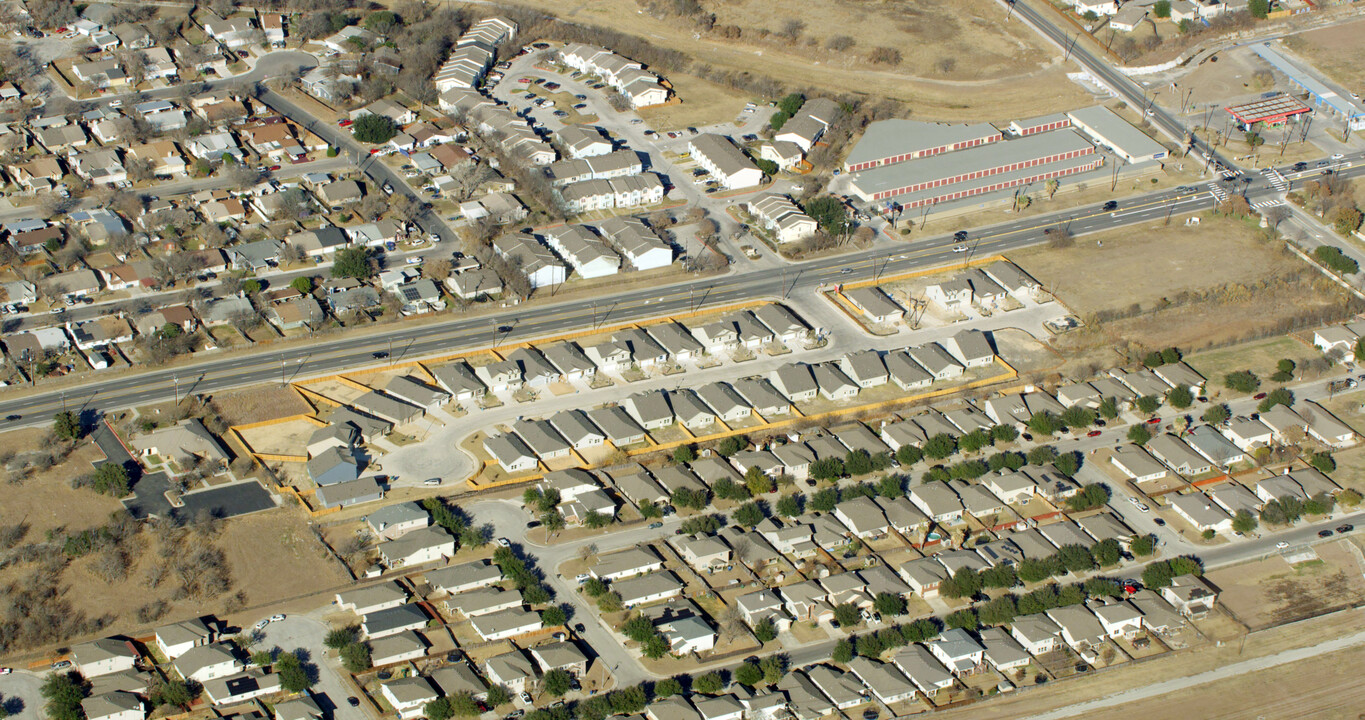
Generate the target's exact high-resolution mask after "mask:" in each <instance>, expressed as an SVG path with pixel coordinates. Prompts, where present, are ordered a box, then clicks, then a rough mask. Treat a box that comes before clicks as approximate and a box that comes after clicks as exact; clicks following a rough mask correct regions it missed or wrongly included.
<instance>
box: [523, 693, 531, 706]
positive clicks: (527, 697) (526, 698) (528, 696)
mask: <svg viewBox="0 0 1365 720" xmlns="http://www.w3.org/2000/svg"><path fill="white" fill-rule="evenodd" d="M521 701H522V702H524V703H530V702H531V693H528V692H526V691H525V690H522V691H521Z"/></svg>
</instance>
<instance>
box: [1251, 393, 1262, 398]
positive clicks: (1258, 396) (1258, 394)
mask: <svg viewBox="0 0 1365 720" xmlns="http://www.w3.org/2000/svg"><path fill="white" fill-rule="evenodd" d="M1251 399H1252V400H1264V399H1265V393H1256V395H1255V396H1254V397H1252V398H1251Z"/></svg>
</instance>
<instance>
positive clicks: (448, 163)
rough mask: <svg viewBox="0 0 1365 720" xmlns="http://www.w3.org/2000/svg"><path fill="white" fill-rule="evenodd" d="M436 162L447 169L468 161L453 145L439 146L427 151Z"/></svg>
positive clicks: (461, 151) (462, 152) (467, 157)
mask: <svg viewBox="0 0 1365 720" xmlns="http://www.w3.org/2000/svg"><path fill="white" fill-rule="evenodd" d="M427 152H428V153H430V154H431V157H433V158H435V160H436V162H439V163H441V165H442V166H444V167H446V168H447V169H448V168H452V167H455V166H456V165H459V164H460V163H462V162H464V161H466V160H468V159H469V156H468V155H466V154H465V153H464V151H463V150H461V149H460V148H458V147H456V146H454V145H440V146H437V147H434V148H432V149H430V150H428V151H427Z"/></svg>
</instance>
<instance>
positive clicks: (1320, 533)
mask: <svg viewBox="0 0 1365 720" xmlns="http://www.w3.org/2000/svg"><path fill="white" fill-rule="evenodd" d="M1318 537H1320V538H1329V537H1332V531H1331V530H1319V531H1318Z"/></svg>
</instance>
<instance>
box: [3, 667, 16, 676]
mask: <svg viewBox="0 0 1365 720" xmlns="http://www.w3.org/2000/svg"><path fill="white" fill-rule="evenodd" d="M12 672H14V668H7V667H0V675H8V674H10V673H12Z"/></svg>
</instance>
